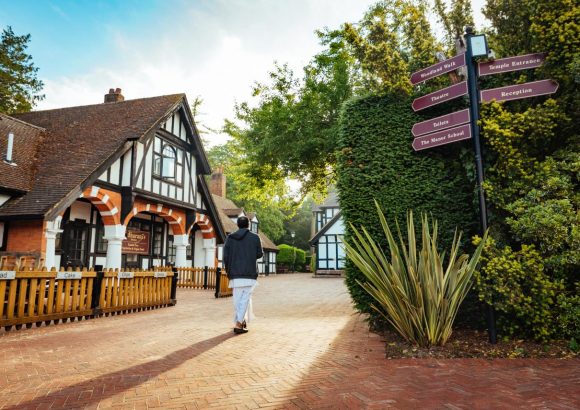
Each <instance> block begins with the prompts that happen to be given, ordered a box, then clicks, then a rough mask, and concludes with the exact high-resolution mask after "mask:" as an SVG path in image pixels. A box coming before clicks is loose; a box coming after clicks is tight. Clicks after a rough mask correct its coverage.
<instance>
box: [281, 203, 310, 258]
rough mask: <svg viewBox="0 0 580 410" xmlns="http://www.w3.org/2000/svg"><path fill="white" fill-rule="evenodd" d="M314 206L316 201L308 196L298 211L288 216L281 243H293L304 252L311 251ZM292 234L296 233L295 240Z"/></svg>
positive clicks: (289, 213)
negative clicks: (310, 241)
mask: <svg viewBox="0 0 580 410" xmlns="http://www.w3.org/2000/svg"><path fill="white" fill-rule="evenodd" d="M313 205H314V200H313V199H312V197H311V196H307V197H306V198H304V200H303V201H302V203H301V204H300V205H299V206H298V207H297V208H298V209H295V212H294V214H292V213H291V212H288V213H287V214H286V220H285V221H284V235H283V236H282V238H280V242H281V243H291V244H293V245H294V246H296V247H297V248H299V249H302V250H308V249H310V245H309V243H308V241H309V240H310V235H311V225H312V207H313ZM292 232H294V238H292Z"/></svg>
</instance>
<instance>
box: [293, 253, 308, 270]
mask: <svg viewBox="0 0 580 410" xmlns="http://www.w3.org/2000/svg"><path fill="white" fill-rule="evenodd" d="M294 250H295V252H296V261H295V262H294V266H295V268H296V270H297V271H299V272H304V270H305V269H306V266H305V265H306V252H305V251H303V250H302V249H298V248H294Z"/></svg>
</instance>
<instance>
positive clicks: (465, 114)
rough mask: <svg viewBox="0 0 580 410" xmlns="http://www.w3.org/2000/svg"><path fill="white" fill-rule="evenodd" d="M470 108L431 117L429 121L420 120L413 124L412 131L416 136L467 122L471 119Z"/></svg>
mask: <svg viewBox="0 0 580 410" xmlns="http://www.w3.org/2000/svg"><path fill="white" fill-rule="evenodd" d="M470 118H471V117H470V115H469V109H465V110H461V111H457V112H452V113H451V114H447V115H442V116H441V117H437V118H431V119H430V120H427V121H422V122H418V123H417V124H415V125H413V129H412V130H411V132H412V133H413V136H414V137H418V136H420V135H424V134H429V133H430V132H435V131H441V130H445V129H447V128H451V127H455V126H457V125H461V124H466V123H468V122H469V121H470Z"/></svg>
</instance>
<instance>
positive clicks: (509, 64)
mask: <svg viewBox="0 0 580 410" xmlns="http://www.w3.org/2000/svg"><path fill="white" fill-rule="evenodd" d="M544 61H546V53H534V54H526V55H522V56H516V57H507V58H500V59H499V60H494V61H487V62H485V63H478V64H477V66H478V68H479V76H480V77H483V76H486V75H493V74H499V73H508V72H510V71H519V70H527V69H528V68H537V67H540V66H541V65H542V64H544Z"/></svg>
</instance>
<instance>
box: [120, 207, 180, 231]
mask: <svg viewBox="0 0 580 410" xmlns="http://www.w3.org/2000/svg"><path fill="white" fill-rule="evenodd" d="M140 212H149V213H152V214H156V215H159V216H161V217H162V218H163V219H165V220H166V221H167V223H168V224H169V226H170V227H171V231H172V232H173V235H184V234H185V212H183V211H182V210H180V209H173V208H171V207H168V206H167V205H163V204H152V203H149V202H145V201H143V200H140V199H139V198H137V199H136V200H135V204H134V206H133V210H132V211H131V212H130V213H129V215H127V217H126V218H125V220H124V221H123V225H125V226H127V224H128V223H129V221H130V220H131V218H133V217H134V216H135V215H137V214H138V213H140Z"/></svg>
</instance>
